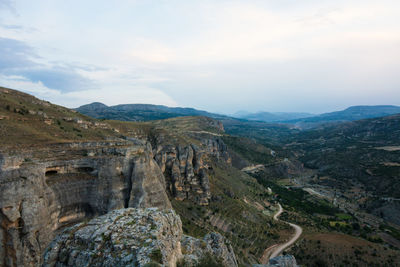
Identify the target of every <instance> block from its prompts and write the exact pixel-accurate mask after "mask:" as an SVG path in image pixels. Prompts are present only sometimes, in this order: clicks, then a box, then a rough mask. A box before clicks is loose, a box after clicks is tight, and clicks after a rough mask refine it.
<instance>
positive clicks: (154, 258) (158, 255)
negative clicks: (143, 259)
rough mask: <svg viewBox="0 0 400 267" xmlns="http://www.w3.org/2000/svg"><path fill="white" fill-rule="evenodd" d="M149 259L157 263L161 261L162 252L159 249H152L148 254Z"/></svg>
mask: <svg viewBox="0 0 400 267" xmlns="http://www.w3.org/2000/svg"><path fill="white" fill-rule="evenodd" d="M149 257H150V259H151V260H152V261H154V262H157V263H162V253H161V250H160V249H154V250H153V251H152V252H151V253H150V255H149Z"/></svg>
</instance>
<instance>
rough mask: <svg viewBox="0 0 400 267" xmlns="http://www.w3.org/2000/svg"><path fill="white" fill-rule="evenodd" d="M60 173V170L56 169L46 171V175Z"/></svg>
mask: <svg viewBox="0 0 400 267" xmlns="http://www.w3.org/2000/svg"><path fill="white" fill-rule="evenodd" d="M57 173H58V171H56V170H49V171H46V176H53V175H56V174H57Z"/></svg>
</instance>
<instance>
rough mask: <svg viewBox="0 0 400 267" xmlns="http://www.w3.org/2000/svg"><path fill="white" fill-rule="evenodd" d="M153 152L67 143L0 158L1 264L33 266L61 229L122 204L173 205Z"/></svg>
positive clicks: (140, 146) (127, 145)
mask: <svg viewBox="0 0 400 267" xmlns="http://www.w3.org/2000/svg"><path fill="white" fill-rule="evenodd" d="M164 183H165V182H164V178H163V174H162V172H161V170H160V168H159V167H158V165H157V164H156V162H155V161H154V159H153V155H152V151H151V147H150V146H149V145H147V144H146V143H143V142H141V141H130V142H101V143H98V142H97V143H70V144H59V145H51V146H48V147H46V148H43V147H42V148H40V149H39V148H37V149H32V150H26V151H17V152H13V151H7V154H5V153H2V154H1V155H0V185H1V186H0V265H4V266H37V265H38V264H40V262H41V254H42V252H43V250H44V248H45V247H46V246H47V245H48V244H49V242H50V241H51V240H52V239H53V237H54V233H55V232H56V231H57V230H58V229H60V228H62V227H64V226H65V225H68V224H71V223H74V222H78V221H82V220H83V219H85V218H88V217H89V218H90V217H93V216H95V215H101V214H105V213H107V212H109V211H111V210H114V209H120V208H124V207H140V208H145V207H160V208H171V204H170V202H169V200H168V197H167V194H166V192H165V184H164Z"/></svg>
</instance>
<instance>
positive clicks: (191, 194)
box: [154, 137, 230, 205]
mask: <svg viewBox="0 0 400 267" xmlns="http://www.w3.org/2000/svg"><path fill="white" fill-rule="evenodd" d="M208 138H210V137H208ZM208 138H205V139H202V140H201V141H202V142H201V144H200V145H195V144H189V145H187V146H182V145H176V146H175V145H170V144H167V145H163V144H157V145H156V148H155V151H154V154H155V160H156V161H157V163H158V165H159V166H160V167H161V170H162V171H163V173H164V176H165V180H166V185H167V191H168V193H169V194H170V195H171V196H172V197H174V198H175V199H177V200H184V199H191V200H193V201H194V202H196V203H198V204H200V205H208V203H209V200H210V198H211V192H210V182H209V176H208V170H209V168H210V167H209V160H210V157H215V158H217V159H220V158H221V159H223V160H224V161H228V162H229V161H230V157H229V154H228V152H227V148H226V145H225V144H224V143H223V141H222V140H221V139H219V138H210V139H208Z"/></svg>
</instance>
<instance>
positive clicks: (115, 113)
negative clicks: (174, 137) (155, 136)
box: [76, 102, 226, 121]
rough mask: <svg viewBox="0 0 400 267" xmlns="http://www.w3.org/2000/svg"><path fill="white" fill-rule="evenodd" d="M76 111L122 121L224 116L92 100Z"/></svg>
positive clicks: (99, 117)
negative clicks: (111, 103) (109, 103)
mask: <svg viewBox="0 0 400 267" xmlns="http://www.w3.org/2000/svg"><path fill="white" fill-rule="evenodd" d="M76 111H78V112H80V113H82V114H85V115H87V116H90V117H93V118H96V119H110V120H123V121H150V120H161V119H168V118H174V117H183V116H207V117H210V118H215V119H222V118H224V117H226V116H224V115H219V114H214V113H210V112H207V111H203V110H197V109H194V108H181V107H167V106H162V105H151V104H124V105H116V106H107V105H104V104H103V103H99V102H94V103H91V104H88V105H83V106H80V107H79V108H77V109H76Z"/></svg>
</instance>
